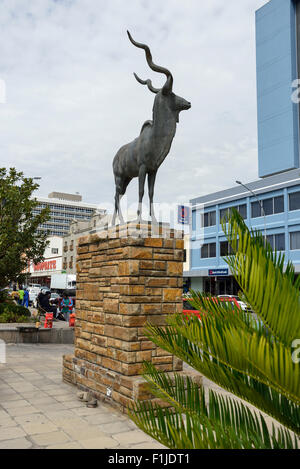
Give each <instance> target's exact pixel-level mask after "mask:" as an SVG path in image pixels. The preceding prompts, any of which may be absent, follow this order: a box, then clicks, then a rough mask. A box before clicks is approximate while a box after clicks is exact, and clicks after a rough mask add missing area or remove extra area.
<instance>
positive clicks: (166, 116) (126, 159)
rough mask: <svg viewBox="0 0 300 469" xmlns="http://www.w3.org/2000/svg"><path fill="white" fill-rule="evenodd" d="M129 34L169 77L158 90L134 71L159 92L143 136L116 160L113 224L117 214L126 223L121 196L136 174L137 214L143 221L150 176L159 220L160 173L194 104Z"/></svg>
mask: <svg viewBox="0 0 300 469" xmlns="http://www.w3.org/2000/svg"><path fill="white" fill-rule="evenodd" d="M127 33H128V37H129V39H130V41H131V42H132V44H134V45H135V46H136V47H139V48H141V49H144V51H145V54H146V60H147V63H148V65H149V67H150V68H151V69H152V70H153V71H155V72H159V73H164V74H165V75H166V77H167V80H166V83H165V85H164V86H163V87H162V88H161V89H157V88H154V87H153V86H152V83H151V80H141V79H140V78H139V77H138V76H137V75H136V74H134V76H135V78H136V79H137V81H138V82H139V83H141V84H142V85H147V86H148V89H149V90H150V91H152V92H153V93H155V94H156V96H155V99H154V105H153V120H152V121H150V120H148V121H146V122H145V123H144V124H143V126H142V129H141V133H140V135H139V137H137V138H136V139H135V140H133V141H132V142H130V143H128V144H127V145H124V146H123V147H121V148H120V150H119V151H118V152H117V154H116V156H115V158H114V160H113V171H114V177H115V185H116V193H115V211H114V215H113V220H112V224H113V225H114V224H115V222H116V217H117V215H119V219H120V222H121V223H123V217H122V213H121V209H120V198H121V197H122V195H124V194H125V192H126V189H127V186H128V184H129V183H130V181H131V180H132V179H133V178H135V177H138V178H139V205H138V212H137V215H138V220H141V215H142V200H143V196H144V186H145V180H146V176H148V189H149V201H150V216H151V219H152V221H153V222H156V220H155V216H154V211H153V194H154V184H155V178H156V173H157V170H158V168H159V167H160V165H161V164H162V162H163V161H164V159H165V158H166V156H167V155H168V153H169V151H170V148H171V145H172V141H173V138H174V136H175V133H176V124H177V122H179V118H178V116H179V113H180V112H181V111H183V110H185V109H189V108H190V107H191V104H190V103H189V102H188V101H186V100H185V99H183V98H181V97H180V96H176V95H175V94H174V93H173V91H172V88H173V76H172V74H171V73H170V72H169V70H167V69H166V68H163V67H160V66H158V65H155V64H154V63H153V61H152V55H151V52H150V49H149V47H148V46H146V45H145V44H140V43H138V42H136V41H134V40H133V38H132V37H131V35H130V33H129V32H128V31H127Z"/></svg>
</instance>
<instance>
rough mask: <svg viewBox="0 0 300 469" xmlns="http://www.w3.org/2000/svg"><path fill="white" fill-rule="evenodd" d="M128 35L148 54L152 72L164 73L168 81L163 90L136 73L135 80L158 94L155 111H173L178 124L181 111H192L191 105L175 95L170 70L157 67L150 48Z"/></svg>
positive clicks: (134, 43)
mask: <svg viewBox="0 0 300 469" xmlns="http://www.w3.org/2000/svg"><path fill="white" fill-rule="evenodd" d="M127 34H128V37H129V39H130V41H131V42H132V44H133V45H134V46H136V47H139V48H140V49H144V51H145V54H146V60H147V63H148V65H149V67H150V68H151V70H153V71H154V72H159V73H163V74H164V75H166V77H167V80H166V83H165V84H164V86H163V87H162V88H154V86H153V85H152V82H151V80H141V78H139V77H138V76H137V75H136V73H134V76H135V78H136V79H137V81H138V82H139V83H141V85H147V87H148V89H149V90H150V91H152V93H155V94H156V97H155V102H154V109H155V107H156V106H163V107H165V108H168V110H169V111H171V112H172V114H174V115H175V116H176V120H177V122H178V115H179V113H180V112H181V111H184V110H187V109H190V107H191V103H189V102H188V101H186V100H185V99H184V98H181V97H180V96H177V95H176V94H175V93H173V76H172V73H171V72H170V71H169V70H168V69H166V68H164V67H160V66H159V65H155V63H153V60H152V55H151V52H150V49H149V47H148V46H146V44H141V43H139V42H136V41H135V40H134V39H133V38H132V36H131V34H130V32H129V31H127Z"/></svg>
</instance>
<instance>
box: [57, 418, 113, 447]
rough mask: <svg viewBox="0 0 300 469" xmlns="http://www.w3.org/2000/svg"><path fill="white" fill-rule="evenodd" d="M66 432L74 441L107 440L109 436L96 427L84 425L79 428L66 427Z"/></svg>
mask: <svg viewBox="0 0 300 469" xmlns="http://www.w3.org/2000/svg"><path fill="white" fill-rule="evenodd" d="M64 431H65V432H66V433H67V434H68V435H70V436H71V437H72V438H73V439H74V440H78V441H80V442H81V441H82V440H90V439H95V438H106V437H107V435H106V434H105V433H103V432H101V431H100V430H99V429H98V428H97V427H96V426H93V425H86V426H85V425H84V423H82V425H80V426H78V427H73V426H72V427H67V426H64Z"/></svg>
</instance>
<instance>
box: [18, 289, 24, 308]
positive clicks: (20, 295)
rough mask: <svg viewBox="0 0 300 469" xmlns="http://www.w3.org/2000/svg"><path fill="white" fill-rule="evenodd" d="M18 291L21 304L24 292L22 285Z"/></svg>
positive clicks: (20, 303)
mask: <svg viewBox="0 0 300 469" xmlns="http://www.w3.org/2000/svg"><path fill="white" fill-rule="evenodd" d="M18 293H19V305H21V306H22V304H23V299H24V293H25V292H24V290H23V287H21V288H20V289H19V292H18Z"/></svg>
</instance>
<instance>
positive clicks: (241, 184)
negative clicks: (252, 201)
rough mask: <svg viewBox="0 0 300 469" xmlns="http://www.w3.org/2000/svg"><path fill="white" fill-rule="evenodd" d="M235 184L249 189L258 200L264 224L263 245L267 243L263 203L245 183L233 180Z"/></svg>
mask: <svg viewBox="0 0 300 469" xmlns="http://www.w3.org/2000/svg"><path fill="white" fill-rule="evenodd" d="M235 182H236V183H237V184H239V185H240V186H243V187H244V188H245V189H247V191H249V192H250V193H251V194H252V195H253V196H254V197H255V198H256V200H257V201H258V203H259V206H260V208H261V211H262V213H263V217H264V225H265V229H264V233H265V234H264V238H265V245H266V243H267V225H266V213H265V210H264V207H263V204H262V202H261V200H260V199H259V198H258V197H257V195H256V194H255V192H253V191H252V190H251V189H250V187H248V186H246V184H243V183H242V182H241V181H235Z"/></svg>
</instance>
